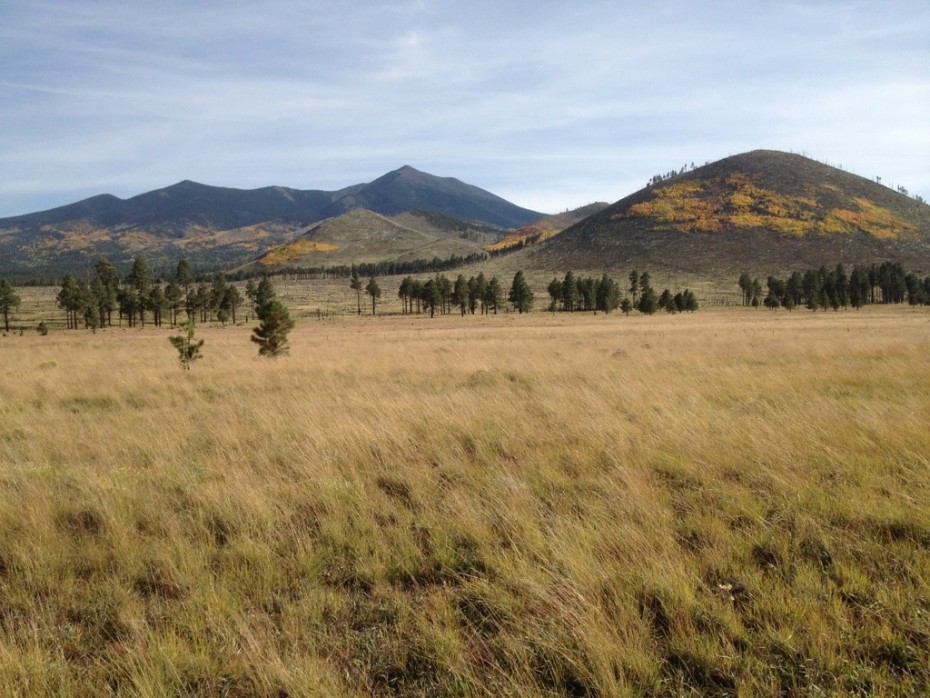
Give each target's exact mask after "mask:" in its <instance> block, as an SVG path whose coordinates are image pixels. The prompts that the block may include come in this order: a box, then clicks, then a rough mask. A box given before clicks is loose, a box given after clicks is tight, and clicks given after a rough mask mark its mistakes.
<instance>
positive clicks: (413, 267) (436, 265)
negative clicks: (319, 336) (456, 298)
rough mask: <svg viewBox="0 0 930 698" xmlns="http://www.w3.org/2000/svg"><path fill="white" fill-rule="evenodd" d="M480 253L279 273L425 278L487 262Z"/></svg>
mask: <svg viewBox="0 0 930 698" xmlns="http://www.w3.org/2000/svg"><path fill="white" fill-rule="evenodd" d="M487 257H488V256H487V255H486V254H485V253H483V252H473V253H471V254H468V255H465V256H462V255H456V254H454V255H450V256H449V257H446V258H445V259H441V258H440V257H433V258H432V259H412V260H406V261H401V260H391V261H386V262H361V263H359V264H338V265H334V266H321V267H288V268H287V269H286V270H284V271H283V272H282V273H283V274H285V275H289V276H292V277H293V278H296V279H302V278H303V279H316V278H320V279H348V278H351V277H352V275H353V274H357V275H358V276H367V277H369V278H371V277H375V276H400V275H401V274H428V273H432V272H441V271H449V270H450V269H456V268H458V267H464V266H466V265H468V264H475V263H477V262H481V261H484V260H485V259H487ZM264 273H265V272H263V271H253V270H248V269H244V270H241V271H237V272H234V273H231V274H229V275H228V277H227V278H228V279H230V280H232V281H244V280H246V279H250V278H256V277H259V276H262V275H263V274H264Z"/></svg>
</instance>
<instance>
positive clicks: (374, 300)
mask: <svg viewBox="0 0 930 698" xmlns="http://www.w3.org/2000/svg"><path fill="white" fill-rule="evenodd" d="M365 293H367V294H368V295H369V296H371V314H372V315H374V314H375V310H376V309H377V304H378V299H379V298H381V287H380V286H378V282H377V281H375V277H373V276H372V277H371V278H370V279H368V285H367V286H365Z"/></svg>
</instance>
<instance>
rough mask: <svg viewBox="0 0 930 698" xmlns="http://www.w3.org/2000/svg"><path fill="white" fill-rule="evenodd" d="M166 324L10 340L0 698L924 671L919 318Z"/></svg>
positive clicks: (685, 682) (805, 678) (5, 345)
mask: <svg viewBox="0 0 930 698" xmlns="http://www.w3.org/2000/svg"><path fill="white" fill-rule="evenodd" d="M346 286H347V283H346ZM279 290H280V287H279ZM24 303H25V298H24ZM349 303H350V304H352V303H354V294H352V297H350V298H349ZM253 324H254V323H253ZM171 333H172V332H171V331H169V330H167V329H161V330H155V329H152V328H150V327H147V328H146V329H144V330H118V329H109V330H106V331H100V332H98V333H97V334H90V333H87V332H65V331H54V332H52V333H51V334H50V335H48V336H47V337H39V336H38V335H36V334H35V333H34V332H30V333H27V334H26V335H24V336H23V337H19V336H16V335H11V336H7V337H4V338H0V367H2V369H0V370H2V382H0V464H2V468H0V488H2V489H0V493H2V497H0V692H2V693H4V694H12V693H30V694H80V693H85V694H86V693H99V692H102V691H106V690H107V687H109V690H112V691H114V692H121V693H130V694H141V695H160V694H176V693H181V694H202V695H215V694H220V693H224V692H228V693H231V694H249V695H250V694H258V695H277V694H280V693H282V692H286V693H287V694H290V695H307V694H314V693H316V694H325V695H354V694H357V693H359V692H362V693H400V694H422V695H442V694H446V695H462V694H465V695H502V694H509V695H539V694H541V693H546V692H549V693H561V694H569V695H616V694H620V695H643V694H652V695H656V694H658V695H680V694H682V693H688V692H693V693H695V694H728V693H737V692H738V693H740V694H745V695H758V694H773V693H778V692H791V691H800V692H815V687H816V688H817V689H820V690H822V691H824V692H826V693H835V694H853V693H859V694H888V695H892V694H895V695H897V694H904V693H907V692H914V693H917V694H919V693H922V692H924V691H926V690H927V688H928V681H930V670H928V666H930V665H928V662H930V651H928V647H930V513H928V512H930V506H928V505H930V468H928V466H930V463H928V456H927V454H928V453H930V429H927V427H926V425H927V424H928V423H930V391H928V390H927V387H928V386H930V315H928V314H927V312H926V311H925V310H920V309H918V310H913V309H910V308H894V309H887V308H869V309H866V310H863V311H860V312H855V311H845V312H839V313H834V312H826V313H824V312H819V313H811V312H808V311H795V312H794V313H790V314H789V313H787V312H776V313H772V312H767V311H744V310H729V311H701V312H699V313H697V314H694V315H676V316H667V315H661V316H655V317H643V316H632V317H629V318H626V317H622V316H620V315H617V314H613V315H610V316H603V315H598V316H596V317H594V316H579V315H569V314H558V315H549V314H544V313H540V312H537V313H532V314H530V315H527V316H516V315H498V316H488V317H479V316H474V317H466V318H460V317H458V316H457V315H453V316H450V317H446V318H439V317H437V318H436V319H434V320H432V321H431V320H429V319H428V318H425V317H416V318H405V317H399V316H397V317H392V318H370V317H363V318H355V317H347V318H343V319H339V320H331V321H327V322H316V321H313V320H311V319H309V318H305V319H303V320H302V321H301V322H300V323H299V324H298V326H297V328H296V329H295V330H294V331H293V332H292V333H291V347H292V348H291V355H290V356H289V357H287V358H284V359H278V360H274V361H268V360H265V359H260V358H259V357H258V356H257V352H256V349H255V347H254V345H253V344H251V343H250V342H249V340H248V334H249V332H248V329H247V328H246V327H236V328H226V329H220V328H200V329H198V334H199V335H200V336H202V337H203V338H204V339H206V344H205V346H204V348H203V354H204V359H203V360H202V361H199V362H197V363H196V364H195V365H194V366H193V368H192V370H191V371H190V372H182V371H181V370H180V368H179V366H178V363H177V353H176V352H175V351H174V350H173V349H172V347H171V346H170V345H169V343H168V341H167V337H168V336H169V334H171Z"/></svg>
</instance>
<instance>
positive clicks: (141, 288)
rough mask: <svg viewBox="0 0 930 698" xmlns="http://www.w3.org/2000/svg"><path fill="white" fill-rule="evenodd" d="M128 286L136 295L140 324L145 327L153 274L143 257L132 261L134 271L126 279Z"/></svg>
mask: <svg viewBox="0 0 930 698" xmlns="http://www.w3.org/2000/svg"><path fill="white" fill-rule="evenodd" d="M126 285H127V286H128V287H129V289H130V290H131V291H132V293H133V294H134V295H135V306H136V309H137V311H138V313H139V322H141V323H142V326H143V327H145V309H146V307H147V306H148V300H149V293H150V292H151V290H152V273H151V272H150V271H149V267H148V264H146V263H145V260H144V259H143V258H142V257H136V258H135V259H133V260H132V269H131V270H130V271H129V276H127V277H126Z"/></svg>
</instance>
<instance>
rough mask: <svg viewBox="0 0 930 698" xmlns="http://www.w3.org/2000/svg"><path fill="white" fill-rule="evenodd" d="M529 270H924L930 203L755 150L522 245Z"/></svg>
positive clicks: (928, 264) (929, 254)
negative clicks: (886, 264)
mask: <svg viewBox="0 0 930 698" xmlns="http://www.w3.org/2000/svg"><path fill="white" fill-rule="evenodd" d="M524 254H526V262H525V264H526V266H528V267H535V268H540V269H547V270H564V269H568V268H575V269H593V270H596V269H603V268H605V267H608V268H616V269H626V268H632V267H634V266H635V267H638V268H648V269H657V270H658V269H661V270H669V271H682V272H687V273H692V274H695V275H701V276H707V277H710V276H726V275H732V274H733V273H734V272H736V273H738V272H739V271H742V270H747V271H750V272H753V273H758V274H760V275H767V274H770V273H777V272H784V271H790V270H795V269H802V268H808V267H819V266H820V265H822V264H825V265H828V266H830V265H835V264H837V263H844V264H847V265H850V264H859V263H862V264H869V263H874V262H881V261H884V260H892V261H898V262H901V263H902V264H903V265H904V266H905V267H906V268H908V269H912V270H914V271H920V272H923V273H926V272H927V270H928V269H930V206H927V205H926V204H924V203H922V202H919V201H917V200H915V199H912V198H909V197H907V196H904V195H902V194H899V193H898V192H895V191H893V190H891V189H889V188H888V187H885V186H882V185H881V184H877V183H876V182H873V181H871V180H867V179H864V178H863V177H859V176H857V175H854V174H850V173H848V172H844V171H842V170H839V169H837V168H834V167H830V166H828V165H824V164H822V163H819V162H815V161H814V160H811V159H809V158H806V157H802V156H800V155H794V154H790V153H784V152H778V151H768V150H756V151H752V152H749V153H744V154H741V155H735V156H733V157H729V158H725V159H723V160H720V161H718V162H715V163H711V164H708V165H705V166H704V167H699V168H696V169H693V170H692V171H690V172H683V173H681V174H678V175H676V176H672V177H670V178H667V179H665V180H663V181H660V182H658V183H656V184H653V185H651V186H648V187H646V188H645V189H642V190H640V191H638V192H636V193H634V194H632V195H630V196H627V197H625V198H623V199H621V200H620V201H617V202H616V203H614V204H613V205H611V206H609V207H608V208H606V209H604V210H602V211H600V212H598V213H596V214H594V215H593V216H590V217H588V218H586V219H585V220H583V221H581V222H579V223H577V224H576V225H574V226H572V227H570V228H568V229H567V230H565V231H563V232H562V233H561V234H560V235H559V236H557V237H554V238H552V239H551V240H548V241H547V242H545V243H544V244H542V245H539V246H536V247H534V248H531V249H529V250H527V251H526V252H525V253H524Z"/></svg>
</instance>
